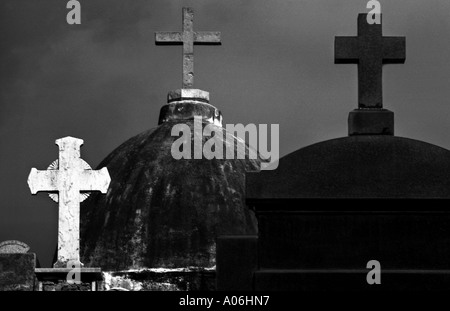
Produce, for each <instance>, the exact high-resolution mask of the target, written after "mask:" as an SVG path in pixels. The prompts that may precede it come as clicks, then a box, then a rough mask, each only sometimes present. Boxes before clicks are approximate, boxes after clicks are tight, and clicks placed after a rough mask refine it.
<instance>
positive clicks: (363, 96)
mask: <svg viewBox="0 0 450 311" xmlns="http://www.w3.org/2000/svg"><path fill="white" fill-rule="evenodd" d="M380 20H381V17H380ZM334 51H335V63H336V64H358V105H359V108H383V87H382V86H383V84H382V77H383V71H382V66H383V64H395V63H397V64H402V63H404V62H405V59H406V39H405V37H383V34H382V27H381V23H380V24H372V25H371V24H369V23H368V22H367V14H359V15H358V36H357V37H336V38H335V50H334Z"/></svg>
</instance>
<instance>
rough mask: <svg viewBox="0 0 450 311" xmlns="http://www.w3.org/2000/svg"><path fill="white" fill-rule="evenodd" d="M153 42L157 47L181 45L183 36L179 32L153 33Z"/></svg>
mask: <svg viewBox="0 0 450 311" xmlns="http://www.w3.org/2000/svg"><path fill="white" fill-rule="evenodd" d="M155 42H156V44H157V45H172V44H182V43H183V35H182V34H181V33H180V32H168V31H160V32H155Z"/></svg>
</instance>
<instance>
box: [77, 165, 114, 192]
mask: <svg viewBox="0 0 450 311" xmlns="http://www.w3.org/2000/svg"><path fill="white" fill-rule="evenodd" d="M110 182H111V177H110V176H109V173H108V169H107V168H106V167H104V168H102V169H101V170H97V171H94V170H84V171H83V172H82V173H81V175H80V191H100V192H101V193H106V192H107V191H108V187H109V183H110Z"/></svg>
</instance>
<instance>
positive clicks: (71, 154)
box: [28, 137, 111, 268]
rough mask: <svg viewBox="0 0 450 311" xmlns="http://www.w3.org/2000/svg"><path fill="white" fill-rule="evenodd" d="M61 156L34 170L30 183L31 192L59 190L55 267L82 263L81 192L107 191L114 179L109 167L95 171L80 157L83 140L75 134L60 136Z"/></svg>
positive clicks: (30, 176) (56, 198)
mask: <svg viewBox="0 0 450 311" xmlns="http://www.w3.org/2000/svg"><path fill="white" fill-rule="evenodd" d="M55 143H56V144H57V145H58V146H59V159H58V160H57V161H55V162H53V163H52V165H50V167H49V169H48V170H46V171H38V170H37V169H35V168H32V169H31V172H30V175H29V176H28V186H29V187H30V190H31V193H32V194H36V193H37V192H39V191H46V192H57V193H58V194H57V196H56V197H55V194H54V196H53V197H52V198H53V199H55V200H56V201H58V202H59V222H58V260H57V262H56V263H54V265H53V266H54V267H55V268H66V266H67V263H68V262H71V263H74V262H75V263H79V264H80V266H81V265H82V264H81V262H80V202H81V201H83V199H85V198H86V195H85V194H83V193H80V192H81V191H83V192H86V191H101V192H102V193H106V191H107V190H108V187H109V183H110V181H111V178H110V176H109V173H108V170H107V168H105V167H104V168H102V169H101V170H98V171H94V170H92V169H91V168H90V166H89V165H88V164H87V163H86V162H85V161H84V160H83V159H81V158H80V147H81V145H83V140H82V139H78V138H73V137H64V138H60V139H57V140H56V141H55Z"/></svg>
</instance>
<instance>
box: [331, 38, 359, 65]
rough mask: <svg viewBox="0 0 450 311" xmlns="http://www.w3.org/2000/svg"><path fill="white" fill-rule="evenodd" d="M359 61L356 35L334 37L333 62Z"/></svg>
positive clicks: (353, 62)
mask: <svg viewBox="0 0 450 311" xmlns="http://www.w3.org/2000/svg"><path fill="white" fill-rule="evenodd" d="M358 61H359V42H358V37H335V38H334V63H335V64H357V63H358Z"/></svg>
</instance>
